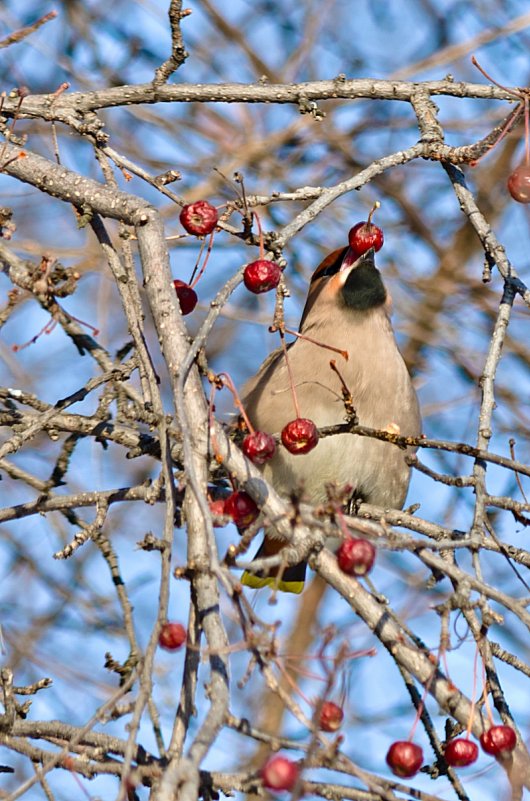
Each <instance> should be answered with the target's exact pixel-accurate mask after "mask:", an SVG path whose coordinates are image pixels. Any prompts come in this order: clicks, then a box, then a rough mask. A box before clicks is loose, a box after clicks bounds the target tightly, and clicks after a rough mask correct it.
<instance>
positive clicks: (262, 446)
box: [242, 431, 276, 464]
mask: <svg viewBox="0 0 530 801" xmlns="http://www.w3.org/2000/svg"><path fill="white" fill-rule="evenodd" d="M242 448H243V453H244V454H245V456H248V458H249V459H250V461H251V462H254V464H265V462H267V461H268V460H269V459H272V457H273V456H274V451H275V450H276V442H275V441H274V437H271V435H270V434H266V433H265V432H264V431H254V433H253V434H247V436H246V437H245V439H244V440H243V445H242Z"/></svg>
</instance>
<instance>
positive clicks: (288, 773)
mask: <svg viewBox="0 0 530 801" xmlns="http://www.w3.org/2000/svg"><path fill="white" fill-rule="evenodd" d="M299 774H300V771H299V770H298V765H297V764H296V762H291V760H290V759H287V757H284V756H280V755H279V754H278V755H276V756H272V757H271V758H270V759H269V760H267V762H266V763H265V765H264V766H263V767H262V769H261V778H262V779H263V785H264V787H267V789H268V790H292V789H293V787H294V786H295V784H296V782H297V780H298V776H299Z"/></svg>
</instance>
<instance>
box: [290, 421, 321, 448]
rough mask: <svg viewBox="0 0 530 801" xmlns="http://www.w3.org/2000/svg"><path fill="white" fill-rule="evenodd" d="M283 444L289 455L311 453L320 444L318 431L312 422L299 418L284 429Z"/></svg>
mask: <svg viewBox="0 0 530 801" xmlns="http://www.w3.org/2000/svg"><path fill="white" fill-rule="evenodd" d="M282 442H283V445H284V447H285V448H287V450H288V451H289V453H293V454H294V455H295V456H296V455H297V454H302V453H309V451H312V450H313V448H315V447H316V445H317V443H318V429H317V427H316V425H315V424H314V423H313V421H312V420H308V419H307V418H306V417H297V418H296V420H291V422H290V423H287V425H286V426H284V428H283V429H282Z"/></svg>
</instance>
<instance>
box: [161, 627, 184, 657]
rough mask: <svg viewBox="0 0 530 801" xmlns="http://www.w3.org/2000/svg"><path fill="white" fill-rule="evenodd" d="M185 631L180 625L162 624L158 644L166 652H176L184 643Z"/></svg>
mask: <svg viewBox="0 0 530 801" xmlns="http://www.w3.org/2000/svg"><path fill="white" fill-rule="evenodd" d="M186 636H187V633H186V629H185V628H184V626H183V625H182V623H169V622H168V623H164V625H163V626H162V630H161V632H160V635H159V637H158V644H159V646H160V647H161V648H164V649H165V650H166V651H177V650H178V649H179V648H180V647H181V646H182V645H184V643H185V642H186Z"/></svg>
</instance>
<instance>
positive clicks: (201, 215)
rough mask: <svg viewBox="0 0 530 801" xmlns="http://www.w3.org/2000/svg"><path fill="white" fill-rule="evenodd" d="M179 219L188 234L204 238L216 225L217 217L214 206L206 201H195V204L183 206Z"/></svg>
mask: <svg viewBox="0 0 530 801" xmlns="http://www.w3.org/2000/svg"><path fill="white" fill-rule="evenodd" d="M179 219H180V222H181V223H182V225H183V227H184V228H185V229H186V231H187V232H188V234H195V236H206V235H207V234H211V233H212V231H213V229H214V228H215V226H216V225H217V221H218V219H219V215H218V214H217V209H216V208H215V206H212V204H211V203H208V201H207V200H196V201H195V203H188V204H187V205H186V206H184V208H183V209H182V211H181V212H180V218H179Z"/></svg>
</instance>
